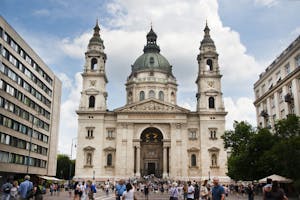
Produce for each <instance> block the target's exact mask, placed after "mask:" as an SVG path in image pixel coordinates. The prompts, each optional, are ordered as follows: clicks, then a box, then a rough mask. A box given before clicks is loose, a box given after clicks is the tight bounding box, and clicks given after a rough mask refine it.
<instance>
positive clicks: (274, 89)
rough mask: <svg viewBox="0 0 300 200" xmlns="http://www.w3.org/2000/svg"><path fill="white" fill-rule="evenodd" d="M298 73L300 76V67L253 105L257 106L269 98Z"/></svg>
mask: <svg viewBox="0 0 300 200" xmlns="http://www.w3.org/2000/svg"><path fill="white" fill-rule="evenodd" d="M298 73H299V74H300V67H297V68H296V69H295V70H294V71H292V72H291V73H290V74H289V75H287V76H286V77H284V79H282V80H281V81H280V82H278V83H277V84H276V85H274V86H273V87H272V88H271V89H269V90H268V91H267V92H265V93H264V94H263V95H262V96H260V97H259V98H257V99H256V100H255V101H254V102H253V104H254V105H255V106H257V104H258V103H259V102H261V101H263V100H264V99H265V98H267V97H268V96H269V95H270V94H271V93H273V92H274V91H276V90H278V89H280V88H281V86H282V85H284V84H285V83H286V82H288V80H290V79H293V77H294V76H297V75H298Z"/></svg>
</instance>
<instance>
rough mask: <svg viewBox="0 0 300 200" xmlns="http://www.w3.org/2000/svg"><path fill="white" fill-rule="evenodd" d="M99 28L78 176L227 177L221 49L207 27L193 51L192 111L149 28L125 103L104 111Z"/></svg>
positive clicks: (88, 60)
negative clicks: (195, 65) (195, 69)
mask: <svg viewBox="0 0 300 200" xmlns="http://www.w3.org/2000/svg"><path fill="white" fill-rule="evenodd" d="M99 32H100V28H99V26H98V23H97V24H96V26H95V27H94V35H93V37H92V38H91V39H90V41H89V44H88V47H87V51H86V53H85V65H84V69H83V73H82V77H83V86H82V91H81V101H80V105H79V108H78V110H77V115H78V136H77V138H78V142H77V157H76V158H77V159H76V169H75V179H81V180H82V179H95V180H96V181H104V180H107V179H115V178H129V177H137V178H139V177H143V176H147V175H154V176H155V177H160V178H173V179H181V180H187V179H190V180H200V179H201V180H203V179H208V178H209V177H210V176H219V177H220V179H221V180H222V181H228V180H229V178H228V177H227V176H226V172H227V153H226V151H225V149H224V145H223V140H222V139H221V135H222V134H223V133H224V131H225V116H226V114H227V112H226V111H225V107H224V103H223V98H222V90H221V77H222V75H221V73H220V67H219V64H218V53H217V51H216V46H215V44H214V41H213V40H212V39H211V37H210V29H209V28H208V26H207V25H206V27H205V29H204V32H205V33H204V38H203V40H202V41H201V45H200V52H199V54H198V57H197V61H198V74H197V75H195V79H196V85H197V88H198V90H197V93H196V94H195V96H196V98H195V101H197V110H196V111H190V110H188V109H185V108H182V107H180V106H178V105H177V86H178V85H177V80H176V78H175V76H174V75H173V72H172V69H173V67H172V66H171V65H170V63H169V61H168V60H167V59H166V58H165V57H164V56H163V55H162V54H161V53H160V47H159V46H158V44H157V35H156V33H155V32H154V31H153V29H152V27H151V29H150V31H149V33H148V34H147V36H146V45H145V46H144V48H143V53H142V55H140V56H139V57H138V58H137V59H136V60H135V61H134V64H133V65H132V66H131V73H130V75H129V76H128V77H127V82H126V84H125V86H126V93H127V94H126V97H125V98H126V104H125V105H124V106H123V107H120V108H116V109H114V110H112V111H110V110H107V105H106V101H107V95H108V93H107V91H106V84H107V83H108V77H107V76H106V66H105V64H106V59H107V56H106V54H105V52H104V44H103V40H102V39H101V37H100V33H99ZM141 45H142V44H141ZM124 53H127V54H128V53H130V51H127V52H124ZM195 60H196V59H195ZM195 62H196V61H195ZM119 67H126V66H119ZM128 67H129V66H128Z"/></svg>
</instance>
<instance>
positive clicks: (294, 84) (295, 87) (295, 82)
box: [292, 78, 300, 116]
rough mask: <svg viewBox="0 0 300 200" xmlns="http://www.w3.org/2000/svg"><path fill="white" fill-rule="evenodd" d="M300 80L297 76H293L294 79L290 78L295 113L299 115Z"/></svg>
mask: <svg viewBox="0 0 300 200" xmlns="http://www.w3.org/2000/svg"><path fill="white" fill-rule="evenodd" d="M299 83H300V81H299V79H297V78H294V80H292V94H293V98H294V107H295V108H294V110H295V113H294V114H296V115H298V116H299V115H300V95H299V92H298V91H299V89H300V85H299Z"/></svg>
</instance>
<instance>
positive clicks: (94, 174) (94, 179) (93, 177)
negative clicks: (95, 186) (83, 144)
mask: <svg viewBox="0 0 300 200" xmlns="http://www.w3.org/2000/svg"><path fill="white" fill-rule="evenodd" d="M93 180H95V170H94V171H93Z"/></svg>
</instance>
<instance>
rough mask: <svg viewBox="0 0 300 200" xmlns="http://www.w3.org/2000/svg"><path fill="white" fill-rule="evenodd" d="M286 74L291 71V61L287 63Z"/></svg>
mask: <svg viewBox="0 0 300 200" xmlns="http://www.w3.org/2000/svg"><path fill="white" fill-rule="evenodd" d="M284 68H285V74H286V75H288V74H289V73H290V72H291V67H290V63H288V64H286V65H285V67H284Z"/></svg>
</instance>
